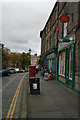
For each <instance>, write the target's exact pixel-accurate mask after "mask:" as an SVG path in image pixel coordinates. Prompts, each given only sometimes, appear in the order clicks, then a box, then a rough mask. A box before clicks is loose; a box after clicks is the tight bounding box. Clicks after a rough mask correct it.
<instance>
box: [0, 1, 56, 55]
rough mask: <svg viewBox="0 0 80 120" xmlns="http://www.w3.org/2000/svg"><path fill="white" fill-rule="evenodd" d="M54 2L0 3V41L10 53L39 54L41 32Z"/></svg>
mask: <svg viewBox="0 0 80 120" xmlns="http://www.w3.org/2000/svg"><path fill="white" fill-rule="evenodd" d="M55 2H56V0H54V1H53V2H52V1H50V0H43V1H42V0H40V1H34V0H33V1H31V0H29V2H28V1H27V0H26V2H25V0H23V2H22V1H21V0H16V1H15V0H14V2H13V1H12V0H11V1H9V0H8V1H7V2H5V0H3V3H1V2H0V20H1V21H0V41H2V43H4V45H5V47H7V48H9V49H10V50H11V52H19V53H22V52H26V53H27V52H28V50H29V49H31V54H32V55H33V54H35V53H37V54H38V55H40V54H41V38H40V31H41V30H43V28H44V26H45V24H46V22H47V20H48V18H49V16H50V14H51V11H52V9H53V7H54V4H55Z"/></svg>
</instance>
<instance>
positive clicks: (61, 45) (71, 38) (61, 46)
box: [58, 35, 75, 51]
mask: <svg viewBox="0 0 80 120" xmlns="http://www.w3.org/2000/svg"><path fill="white" fill-rule="evenodd" d="M67 39H69V40H70V42H61V41H60V42H59V44H58V51H59V50H61V49H63V48H65V47H67V46H69V45H71V44H73V43H74V42H75V41H74V35H73V36H70V37H68V38H67Z"/></svg>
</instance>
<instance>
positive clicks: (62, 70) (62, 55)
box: [59, 51, 65, 76]
mask: <svg viewBox="0 0 80 120" xmlns="http://www.w3.org/2000/svg"><path fill="white" fill-rule="evenodd" d="M59 74H60V75H63V76H65V51H63V52H61V53H60V56H59Z"/></svg>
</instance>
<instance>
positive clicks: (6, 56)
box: [2, 45, 10, 69]
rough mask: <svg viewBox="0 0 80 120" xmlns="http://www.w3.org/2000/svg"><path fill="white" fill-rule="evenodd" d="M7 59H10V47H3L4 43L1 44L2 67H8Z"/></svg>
mask: <svg viewBox="0 0 80 120" xmlns="http://www.w3.org/2000/svg"><path fill="white" fill-rule="evenodd" d="M9 60H10V49H8V48H5V47H4V45H2V68H3V69H5V68H8V67H9Z"/></svg>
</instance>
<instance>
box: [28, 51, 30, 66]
mask: <svg viewBox="0 0 80 120" xmlns="http://www.w3.org/2000/svg"><path fill="white" fill-rule="evenodd" d="M28 51H29V57H30V60H29V65H30V64H31V49H29V50H28Z"/></svg>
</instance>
